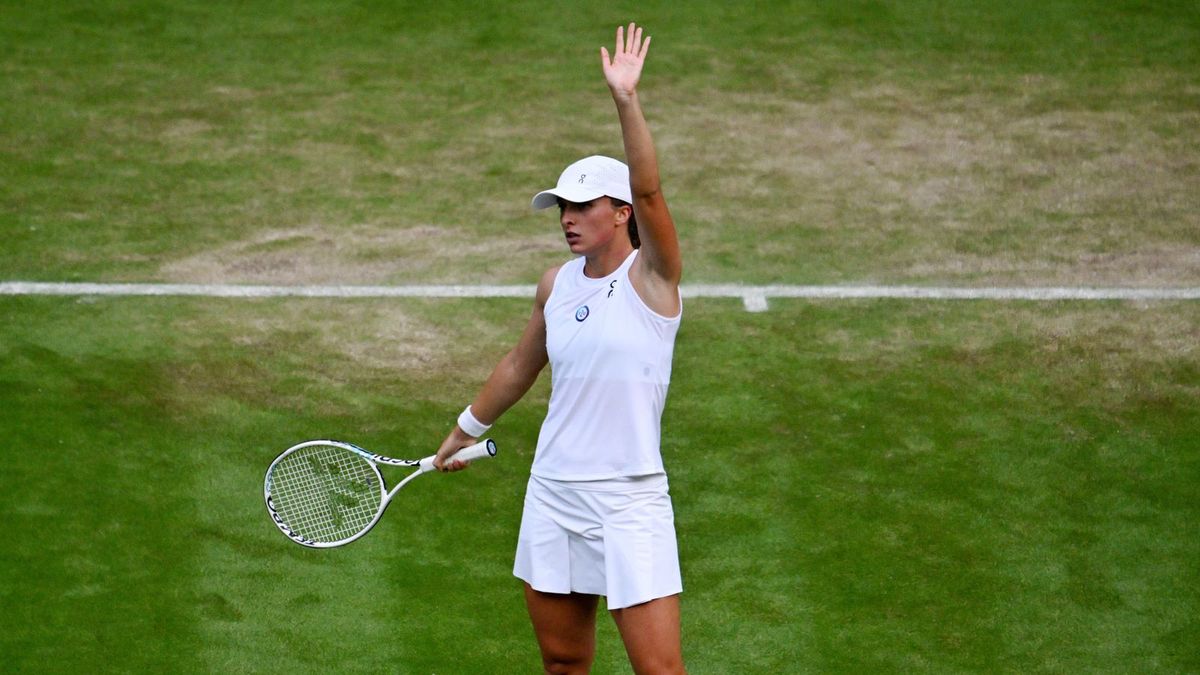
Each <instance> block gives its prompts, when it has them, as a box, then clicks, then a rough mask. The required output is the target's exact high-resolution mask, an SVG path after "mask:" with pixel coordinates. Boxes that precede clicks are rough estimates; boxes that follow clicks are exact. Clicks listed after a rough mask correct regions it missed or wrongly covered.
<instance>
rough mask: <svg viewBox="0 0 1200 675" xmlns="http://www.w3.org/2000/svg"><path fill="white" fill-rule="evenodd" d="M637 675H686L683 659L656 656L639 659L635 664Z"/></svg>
mask: <svg viewBox="0 0 1200 675" xmlns="http://www.w3.org/2000/svg"><path fill="white" fill-rule="evenodd" d="M633 672H635V673H637V675H686V674H687V669H685V668H684V666H683V659H682V658H679V657H676V656H656V657H651V658H643V659H639V660H638V662H637V663H634V664H633Z"/></svg>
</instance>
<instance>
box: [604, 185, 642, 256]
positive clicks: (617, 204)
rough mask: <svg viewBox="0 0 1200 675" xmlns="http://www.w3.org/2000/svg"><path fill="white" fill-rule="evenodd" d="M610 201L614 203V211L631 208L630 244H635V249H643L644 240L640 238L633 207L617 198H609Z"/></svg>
mask: <svg viewBox="0 0 1200 675" xmlns="http://www.w3.org/2000/svg"><path fill="white" fill-rule="evenodd" d="M608 200H609V201H610V202H612V205H613V208H614V209H619V208H621V207H622V206H628V207H629V243H631V244H633V247H634V248H641V247H642V240H641V238H640V237H638V230H637V219H636V218H634V217H633V205H632V204H630V203H629V202H627V201H622V200H620V199H617V198H616V197H609V198H608Z"/></svg>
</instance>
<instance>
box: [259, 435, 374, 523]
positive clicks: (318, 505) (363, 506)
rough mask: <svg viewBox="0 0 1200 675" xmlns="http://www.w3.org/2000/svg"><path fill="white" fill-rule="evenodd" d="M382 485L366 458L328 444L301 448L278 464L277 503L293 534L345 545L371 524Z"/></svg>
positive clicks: (273, 495)
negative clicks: (342, 541) (344, 542)
mask: <svg viewBox="0 0 1200 675" xmlns="http://www.w3.org/2000/svg"><path fill="white" fill-rule="evenodd" d="M382 489H383V488H382V485H381V484H380V480H379V474H378V473H377V472H376V470H375V468H374V467H373V466H372V465H371V463H370V462H368V461H367V460H366V459H364V458H362V457H360V456H358V455H356V454H354V453H353V452H350V451H349V450H346V449H344V448H338V447H334V446H328V445H314V446H310V447H307V448H301V449H300V450H297V451H296V452H293V453H292V454H290V455H288V456H287V457H285V458H283V459H282V460H280V462H279V463H278V464H276V466H275V468H274V470H273V471H272V473H271V500H272V503H273V504H274V506H275V510H276V512H277V513H278V514H279V517H280V518H281V519H282V521H283V522H284V524H286V525H287V527H288V528H290V529H291V530H292V531H293V532H295V533H297V534H299V535H301V536H303V537H306V538H308V539H311V540H313V541H317V542H325V543H330V542H335V541H341V540H343V539H346V538H348V537H351V536H353V535H354V534H357V533H358V532H360V531H361V530H362V529H363V528H365V527H367V526H368V525H370V523H371V521H372V520H374V518H375V514H376V512H377V511H378V510H379V504H380V501H381V494H382Z"/></svg>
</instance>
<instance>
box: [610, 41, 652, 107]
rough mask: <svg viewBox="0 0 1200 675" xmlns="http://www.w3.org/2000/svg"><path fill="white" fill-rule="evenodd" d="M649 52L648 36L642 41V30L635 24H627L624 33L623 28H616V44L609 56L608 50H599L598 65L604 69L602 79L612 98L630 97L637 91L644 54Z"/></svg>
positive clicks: (644, 58)
mask: <svg viewBox="0 0 1200 675" xmlns="http://www.w3.org/2000/svg"><path fill="white" fill-rule="evenodd" d="M649 50H650V36H649V35H647V36H646V39H645V41H643V40H642V29H641V27H640V26H638V25H637V24H635V23H630V24H629V30H628V32H626V30H625V28H624V27H623V26H617V43H616V46H615V47H614V49H613V54H612V55H611V56H610V55H609V53H608V50H607V49H605V48H604V47H601V48H600V65H601V66H602V67H603V68H604V79H605V80H606V81H607V82H608V88H609V89H611V90H612V93H613V96H620V97H625V96H632V95H633V93H634V92H635V91H637V84H638V80H639V79H641V77H642V64H643V63H645V62H646V52H648V51H649Z"/></svg>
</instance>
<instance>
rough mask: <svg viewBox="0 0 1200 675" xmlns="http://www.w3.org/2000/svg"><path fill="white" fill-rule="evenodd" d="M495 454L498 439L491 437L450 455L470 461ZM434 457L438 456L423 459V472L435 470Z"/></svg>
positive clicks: (451, 457) (460, 459) (453, 457)
mask: <svg viewBox="0 0 1200 675" xmlns="http://www.w3.org/2000/svg"><path fill="white" fill-rule="evenodd" d="M495 456H496V441H493V440H492V439H490V438H485V439H483V440H482V441H479V442H478V443H476V444H475V445H468V446H467V447H465V448H463V449H462V450H459V451H458V452H456V453H454V454H453V455H450V460H455V459H457V460H459V461H463V462H470V461H472V460H476V459H483V458H484V457H495ZM434 457H436V455H430V456H429V457H426V458H425V459H423V460H421V472H422V473H424V472H426V471H434V470H435V469H434V467H433V458H434Z"/></svg>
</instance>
